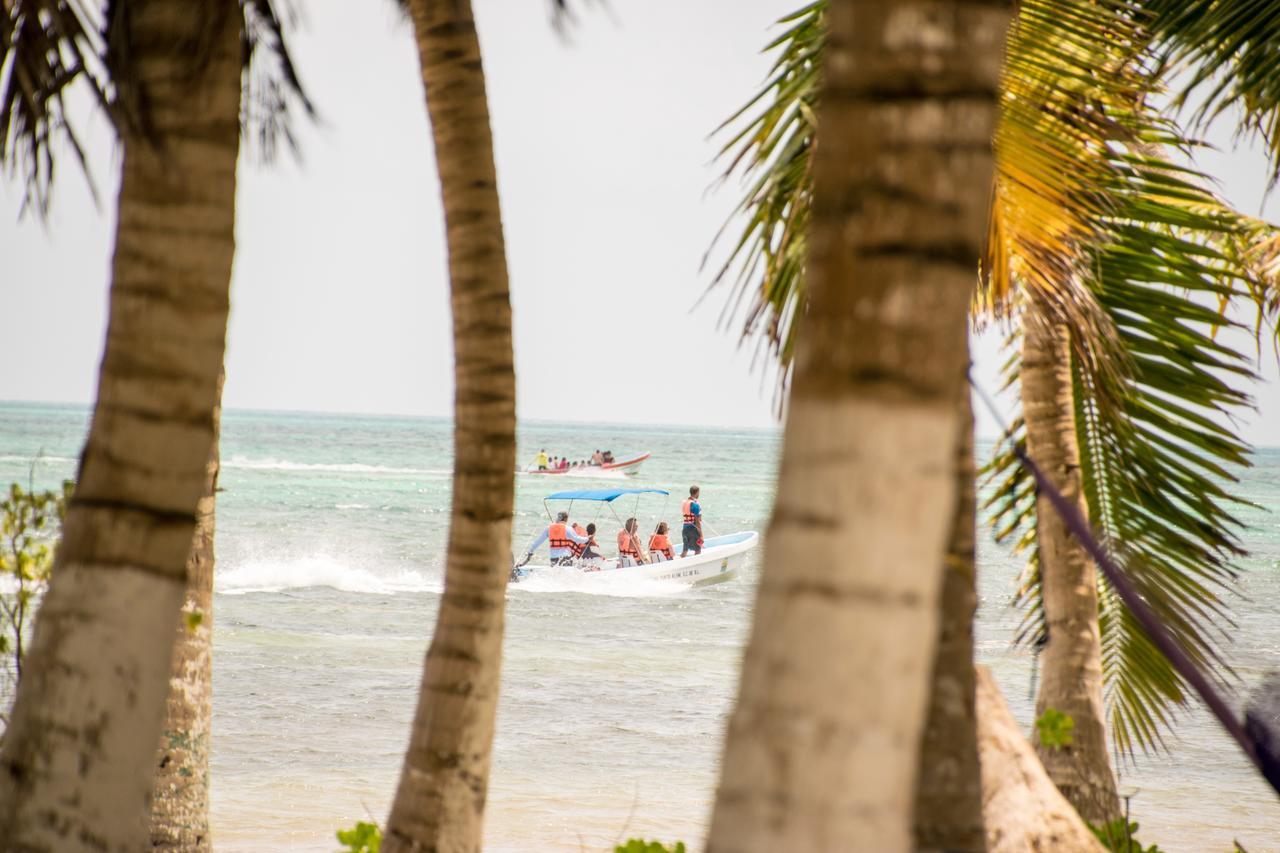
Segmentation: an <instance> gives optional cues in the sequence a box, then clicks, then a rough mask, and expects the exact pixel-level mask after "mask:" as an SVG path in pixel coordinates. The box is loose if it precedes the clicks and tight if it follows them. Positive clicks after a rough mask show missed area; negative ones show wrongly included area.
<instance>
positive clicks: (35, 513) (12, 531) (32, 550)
mask: <svg viewBox="0 0 1280 853" xmlns="http://www.w3.org/2000/svg"><path fill="white" fill-rule="evenodd" d="M71 486H72V483H71V481H70V480H67V481H66V482H64V483H63V484H62V489H61V490H60V491H59V490H50V491H36V490H35V489H34V488H26V489H24V488H22V486H21V485H19V484H18V483H13V484H11V485H10V486H9V493H8V495H7V496H5V498H4V500H2V501H0V579H3V580H4V581H5V583H6V586H8V587H11V589H10V590H8V591H6V592H4V593H3V594H0V658H3V672H4V676H5V677H4V680H3V682H2V683H0V695H2V696H4V697H5V698H6V699H8V698H11V697H12V696H13V694H14V692H15V691H16V690H17V685H18V680H19V679H21V678H22V658H23V656H24V655H25V654H26V649H25V643H26V640H27V634H28V633H29V631H30V623H31V617H32V615H33V613H34V606H33V605H34V603H35V599H36V595H37V594H38V593H39V592H40V590H41V589H43V588H44V586H45V584H47V583H48V582H49V573H50V572H51V571H52V570H53V552H54V548H55V546H56V545H57V540H58V533H59V530H60V528H61V526H62V517H63V515H64V514H65V513H66V508H67V500H68V499H69V498H70V496H71Z"/></svg>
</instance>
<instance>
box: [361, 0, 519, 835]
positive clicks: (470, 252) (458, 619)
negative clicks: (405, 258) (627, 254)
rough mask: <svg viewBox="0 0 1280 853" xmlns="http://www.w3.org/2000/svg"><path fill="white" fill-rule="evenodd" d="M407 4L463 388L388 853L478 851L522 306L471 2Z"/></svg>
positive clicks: (511, 489) (506, 554)
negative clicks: (510, 261)
mask: <svg viewBox="0 0 1280 853" xmlns="http://www.w3.org/2000/svg"><path fill="white" fill-rule="evenodd" d="M409 7H410V12H411V14H412V16H413V24H414V30H415V33H416V36H417V42H418V51H419V56H420V58H421V63H422V82H423V88H424V89H425V92H426V100H427V112H428V114H429V115H430V118H431V129H432V135H433V138H434V140H435V150H436V164H437V168H438V170H439V174H440V189H441V192H442V194H443V197H444V210H445V223H446V226H447V243H448V249H449V280H450V284H451V289H452V297H451V298H452V306H453V329H454V352H455V357H456V364H455V378H456V386H457V392H456V397H455V400H454V405H455V420H454V430H455V432H454V453H455V457H454V480H453V508H452V515H451V516H450V522H449V551H448V556H447V559H446V564H445V588H444V594H443V596H442V598H441V602H440V612H439V616H438V618H437V622H436V630H435V635H434V636H433V637H432V640H431V646H430V648H429V649H428V650H427V658H426V665H425V669H424V673H423V680H422V688H421V692H420V694H419V698H418V708H417V713H416V715H415V718H414V721H413V730H412V734H411V738H410V743H409V750H408V752H407V754H406V755H405V760H404V765H403V768H402V770H401V774H400V783H399V787H398V788H397V790H396V795H395V801H394V803H393V804H392V807H391V816H390V819H389V821H388V825H387V831H386V838H385V841H384V842H383V847H382V849H383V850H384V851H386V853H400V851H407V850H413V851H427V850H432V851H434V850H448V851H471V850H479V849H480V846H481V840H482V821H483V817H484V805H485V796H486V792H487V788H488V781H489V759H490V752H491V750H492V746H493V734H494V718H495V716H496V712H497V703H498V686H499V672H500V667H501V663H502V633H503V616H504V614H503V608H504V605H505V601H504V594H505V590H506V584H507V577H508V575H509V573H510V570H511V563H510V559H511V514H512V511H513V508H514V501H515V481H514V476H513V472H514V471H515V423H516V421H515V367H514V359H513V356H512V344H511V304H510V299H509V296H508V292H507V265H506V257H505V254H504V252H505V249H504V246H503V235H502V219H501V216H500V214H499V206H498V187H497V178H496V171H495V167H494V159H493V139H492V135H491V132H490V128H489V111H488V104H487V101H486V95H485V82H484V70H483V67H482V65H481V61H480V45H479V41H478V39H477V36H476V30H475V21H474V19H473V17H472V13H471V6H470V3H468V2H466V0H412V1H411V2H410V4H409Z"/></svg>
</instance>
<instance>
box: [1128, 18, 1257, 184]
mask: <svg viewBox="0 0 1280 853" xmlns="http://www.w3.org/2000/svg"><path fill="white" fill-rule="evenodd" d="M1143 5H1144V6H1145V7H1146V9H1147V10H1148V11H1149V13H1150V15H1149V19H1148V25H1149V27H1150V31H1151V36H1152V38H1153V40H1155V41H1156V42H1157V44H1158V45H1159V48H1160V59H1161V61H1162V62H1163V63H1164V65H1166V66H1167V67H1168V69H1169V70H1170V71H1171V72H1175V73H1181V74H1182V75H1183V77H1182V78H1181V79H1180V80H1179V83H1180V89H1181V96H1180V98H1179V103H1180V104H1185V103H1186V102H1187V101H1188V100H1189V99H1191V98H1193V97H1194V98H1195V99H1196V100H1197V101H1198V102H1199V107H1198V108H1197V109H1196V117H1197V118H1198V119H1200V120H1201V121H1208V120H1212V119H1214V118H1216V117H1218V116H1220V115H1222V114H1223V113H1225V112H1228V111H1230V110H1238V111H1239V116H1240V119H1239V123H1238V128H1239V129H1240V130H1245V131H1251V132H1255V133H1257V134H1258V135H1260V136H1261V137H1262V139H1263V140H1264V142H1265V143H1266V145H1267V148H1268V151H1269V152H1270V155H1271V165H1272V172H1273V176H1274V175H1277V174H1280V14H1277V13H1276V9H1275V7H1274V4H1271V3H1266V2H1260V0H1212V2H1207V1H1206V0H1196V1H1195V2H1188V0H1146V2H1145V3H1144V4H1143Z"/></svg>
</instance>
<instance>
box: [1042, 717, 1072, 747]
mask: <svg viewBox="0 0 1280 853" xmlns="http://www.w3.org/2000/svg"><path fill="white" fill-rule="evenodd" d="M1075 728H1076V721H1075V720H1074V719H1072V717H1071V715H1070V714H1065V713H1063V712H1062V711H1059V710H1058V709H1057V708H1045V710H1044V713H1043V714H1041V715H1040V716H1039V717H1037V718H1036V737H1037V738H1039V739H1040V743H1041V745H1043V746H1046V747H1048V748H1049V749H1062V748H1063V747H1064V746H1071V744H1072V742H1073V740H1074V735H1073V732H1074V731H1075Z"/></svg>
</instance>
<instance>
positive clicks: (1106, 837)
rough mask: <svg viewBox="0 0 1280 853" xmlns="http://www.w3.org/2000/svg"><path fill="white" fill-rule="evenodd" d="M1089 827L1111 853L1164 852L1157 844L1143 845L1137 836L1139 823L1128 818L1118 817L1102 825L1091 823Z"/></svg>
mask: <svg viewBox="0 0 1280 853" xmlns="http://www.w3.org/2000/svg"><path fill="white" fill-rule="evenodd" d="M1089 828H1090V829H1091V830H1093V834H1094V835H1096V836H1098V840H1099V841H1101V842H1102V846H1103V847H1105V848H1107V849H1108V850H1110V851H1111V853H1162V851H1161V850H1160V846H1159V845H1157V844H1152V845H1151V846H1150V847H1143V846H1142V842H1141V841H1139V840H1138V837H1137V836H1138V824H1137V823H1131V822H1130V821H1129V820H1128V819H1126V818H1122V817H1118V818H1116V819H1115V820H1113V821H1108V822H1107V823H1104V824H1103V825H1102V826H1094V825H1093V824H1089Z"/></svg>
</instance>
